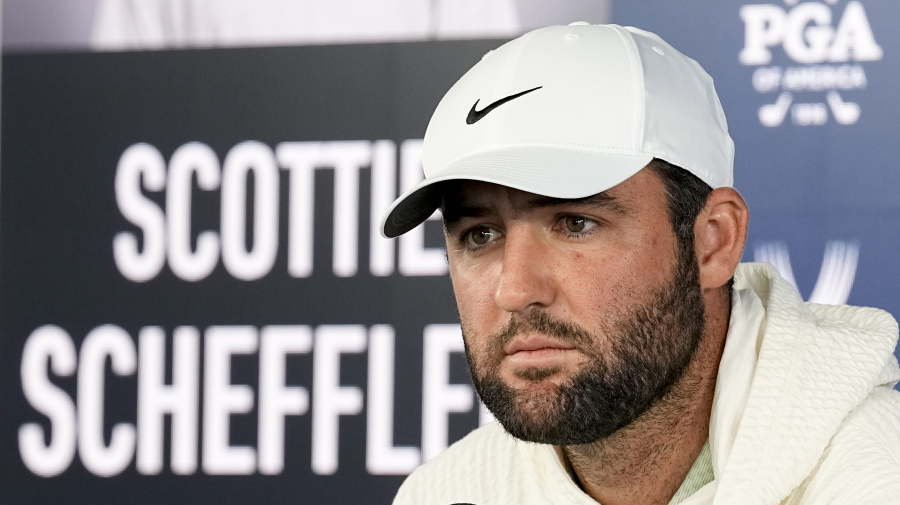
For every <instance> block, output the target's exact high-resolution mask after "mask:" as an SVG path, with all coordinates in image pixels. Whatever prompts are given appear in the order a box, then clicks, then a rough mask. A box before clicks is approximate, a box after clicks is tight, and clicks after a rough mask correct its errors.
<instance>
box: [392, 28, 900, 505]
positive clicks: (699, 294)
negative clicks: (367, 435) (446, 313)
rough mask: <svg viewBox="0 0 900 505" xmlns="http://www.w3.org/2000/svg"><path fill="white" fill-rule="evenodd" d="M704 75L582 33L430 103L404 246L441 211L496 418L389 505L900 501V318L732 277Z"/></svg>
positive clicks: (741, 238)
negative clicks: (808, 299)
mask: <svg viewBox="0 0 900 505" xmlns="http://www.w3.org/2000/svg"><path fill="white" fill-rule="evenodd" d="M733 154H734V148H733V143H732V141H731V138H730V137H729V135H728V132H727V126H726V123H725V116H724V113H723V111H722V108H721V105H720V104H719V100H718V98H717V96H716V93H715V90H714V88H713V84H712V80H711V79H710V77H709V76H708V75H707V74H706V73H705V72H704V71H703V70H702V69H701V68H700V66H699V65H698V64H697V63H696V62H694V61H693V60H691V59H689V58H687V57H685V56H684V55H682V54H681V53H679V52H678V51H677V50H675V49H674V48H672V47H671V46H670V45H668V44H666V43H665V42H664V41H663V40H661V39H660V38H659V37H657V36H655V35H653V34H651V33H648V32H644V31H641V30H637V29H634V28H622V27H619V26H613V25H609V26H603V25H600V26H590V25H587V24H585V23H576V24H574V25H571V26H568V27H565V26H559V27H550V28H545V29H541V30H537V31H534V32H531V33H528V34H526V35H524V36H522V37H521V38H519V39H516V40H514V41H512V42H510V43H508V44H506V45H504V46H502V47H500V48H499V49H497V50H496V51H493V52H492V53H489V54H488V55H486V56H485V58H484V59H483V60H482V61H481V62H480V63H478V64H477V65H475V67H474V68H472V70H470V71H469V72H468V73H467V74H466V75H465V76H463V77H462V79H460V81H459V82H458V83H456V85H454V86H453V88H452V89H451V90H450V91H449V92H448V93H447V95H446V96H445V97H444V99H443V100H442V101H441V103H440V105H439V106H438V108H437V110H436V111H435V113H434V116H433V117H432V120H431V122H430V124H429V126H428V131H427V133H426V135H425V144H424V152H423V165H424V168H425V172H426V178H425V180H424V181H423V182H422V183H421V184H419V185H418V186H417V187H415V188H413V190H411V191H410V192H408V193H407V194H405V195H403V196H402V197H401V198H400V199H398V200H397V202H395V203H394V206H393V207H392V208H391V209H390V211H389V212H388V215H387V216H386V218H385V222H384V226H383V232H384V233H385V235H387V236H396V235H399V234H402V233H404V232H406V231H407V230H409V229H411V228H412V227H414V226H416V225H418V224H419V223H421V222H422V221H423V220H425V219H426V218H427V217H428V216H429V215H430V214H431V213H432V212H433V211H434V210H435V209H436V208H438V207H440V209H441V210H442V212H443V215H444V223H445V231H446V242H447V256H448V260H449V263H450V273H451V278H452V281H453V288H454V291H455V294H456V299H457V303H458V307H459V314H460V320H461V324H462V329H463V336H464V340H465V344H466V353H467V357H468V360H469V364H470V368H471V372H472V377H473V380H474V383H475V386H476V388H477V390H478V392H479V394H480V395H481V397H482V399H483V401H484V403H485V404H486V405H487V406H488V408H489V409H490V410H491V411H492V412H493V413H494V415H495V416H496V418H497V420H498V421H499V425H498V424H489V425H487V426H484V427H482V428H480V429H478V430H476V431H475V432H473V433H471V434H470V435H468V436H467V437H466V438H464V439H463V440H461V441H460V442H458V443H456V444H454V445H453V446H452V447H451V448H449V449H448V450H447V451H446V452H444V453H443V454H442V455H441V456H440V457H438V458H436V459H435V460H433V461H431V462H429V463H427V464H425V465H423V466H422V467H421V468H419V469H418V470H416V471H415V472H414V473H413V474H412V475H411V476H410V477H409V479H408V480H407V481H406V482H405V483H404V485H403V487H402V488H401V489H400V491H399V493H398V495H397V498H396V501H395V503H399V504H407V503H409V504H447V505H449V504H451V503H472V504H478V505H488V504H498V505H500V504H503V505H506V504H524V503H574V504H591V503H597V502H599V503H602V504H604V505H623V504H666V503H684V504H688V503H690V504H700V503H716V504H729V505H733V504H744V503H746V504H777V503H785V504H807V503H873V504H875V503H878V504H884V503H900V394H898V393H897V392H896V391H894V390H893V389H892V388H893V385H894V384H895V383H896V382H897V380H898V379H900V370H898V366H897V360H896V359H895V358H894V356H893V350H894V348H895V345H896V342H897V323H896V321H894V319H893V318H892V317H891V316H890V315H888V314H887V313H885V312H882V311H879V310H876V309H868V308H856V307H831V306H817V305H812V304H806V303H803V301H802V300H801V299H800V298H799V297H798V295H797V293H796V291H795V290H794V289H793V288H792V287H791V286H790V285H789V284H788V283H787V282H785V281H784V280H782V279H781V278H780V277H779V276H778V274H777V273H776V272H775V271H774V270H773V269H772V268H770V267H768V266H766V265H762V264H757V265H740V266H739V265H738V262H739V260H740V257H741V253H742V250H743V247H744V242H745V239H746V234H747V223H748V211H747V206H746V204H745V203H744V201H743V199H742V198H741V196H740V195H739V194H738V193H737V192H736V191H735V190H734V189H732V188H731V185H732V181H733V178H732V165H733Z"/></svg>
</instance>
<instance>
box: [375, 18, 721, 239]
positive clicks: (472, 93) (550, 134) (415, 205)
mask: <svg viewBox="0 0 900 505" xmlns="http://www.w3.org/2000/svg"><path fill="white" fill-rule="evenodd" d="M653 158H661V159H663V160H665V161H667V162H669V163H671V164H673V165H677V166H679V167H681V168H684V169H685V170H687V171H689V172H691V173H692V174H694V175H695V176H697V177H698V178H700V179H701V180H702V181H704V182H705V183H707V184H708V185H710V186H711V187H712V188H719V187H728V186H731V185H732V184H733V175H732V171H733V165H734V142H732V140H731V137H730V136H729V135H728V126H727V124H726V121H725V113H724V112H723V111H722V105H721V104H720V103H719V98H718V96H717V95H716V91H715V88H714V87H713V81H712V78H711V77H710V76H709V75H708V74H707V73H706V72H705V71H704V70H703V68H701V67H700V65H699V64H698V63H697V62H696V61H694V60H692V59H690V58H688V57H687V56H685V55H683V54H681V53H680V52H678V51H677V50H676V49H675V48H673V47H672V46H670V45H669V44H667V43H666V42H665V41H663V40H662V39H661V38H660V37H659V36H657V35H655V34H653V33H650V32H647V31H643V30H639V29H637V28H632V27H622V26H618V25H590V24H588V23H573V24H571V25H569V26H552V27H548V28H541V29H539V30H535V31H532V32H529V33H526V34H525V35H522V36H521V37H519V38H517V39H515V40H512V41H510V42H508V43H506V44H504V45H502V46H500V47H499V48H497V49H496V50H494V51H491V52H489V53H488V54H486V55H485V56H484V58H482V59H481V61H480V62H478V63H477V64H476V65H475V66H474V67H472V69H471V70H469V71H468V72H467V73H466V74H465V75H464V76H463V77H462V78H461V79H460V80H459V81H457V83H456V84H454V85H453V87H452V88H450V91H448V92H447V94H446V95H444V98H443V99H442V100H441V102H440V104H438V106H437V109H436V110H435V111H434V115H433V116H432V117H431V121H430V122H429V123H428V129H427V130H426V132H425V140H424V143H423V151H422V166H423V168H424V170H425V179H424V180H423V181H422V182H421V183H419V184H418V185H416V186H415V187H414V188H412V189H411V190H409V191H407V192H406V193H405V194H404V195H403V196H401V197H400V198H398V199H397V200H396V201H395V202H394V203H393V204H392V205H391V207H390V209H389V210H388V212H387V214H386V215H385V217H384V220H383V222H382V233H383V234H384V236H386V237H396V236H398V235H402V234H403V233H406V232H407V231H409V230H411V229H412V228H414V227H416V226H417V225H419V224H420V223H422V222H423V221H424V220H425V219H427V218H428V217H429V216H430V215H431V214H432V213H433V212H434V211H435V210H436V209H437V208H438V207H439V206H440V204H441V191H440V185H439V184H437V183H439V182H442V181H449V180H459V179H467V180H476V181H485V182H490V183H494V184H500V185H503V186H508V187H511V188H515V189H519V190H522V191H527V192H529V193H536V194H539V195H543V196H549V197H554V198H583V197H586V196H590V195H593V194H596V193H600V192H602V191H605V190H607V189H609V188H611V187H613V186H615V185H617V184H619V183H620V182H622V181H624V180H626V179H628V178H629V177H631V176H632V175H634V174H635V173H637V172H638V171H639V170H641V169H642V168H644V167H645V166H646V165H647V164H648V163H649V162H650V161H651V160H652V159H653Z"/></svg>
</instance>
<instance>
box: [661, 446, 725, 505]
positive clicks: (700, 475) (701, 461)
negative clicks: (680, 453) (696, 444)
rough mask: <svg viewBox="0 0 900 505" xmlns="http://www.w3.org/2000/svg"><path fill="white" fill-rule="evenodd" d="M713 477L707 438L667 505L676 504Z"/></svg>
mask: <svg viewBox="0 0 900 505" xmlns="http://www.w3.org/2000/svg"><path fill="white" fill-rule="evenodd" d="M714 478H715V475H713V466H712V455H711V454H710V452H709V440H707V441H706V443H705V444H703V448H702V449H700V454H698V455H697V459H695V460H694V464H693V465H691V469H690V470H688V474H687V476H686V477H685V478H684V482H682V483H681V487H679V488H678V491H675V496H673V497H672V499H671V500H669V505H678V504H679V503H681V502H683V501H684V500H686V499H687V498H688V497H689V496H691V495H692V494H694V493H696V492H697V491H698V490H699V489H700V488H701V487H703V486H705V485H707V484H709V483H710V482H712V481H713V479H714Z"/></svg>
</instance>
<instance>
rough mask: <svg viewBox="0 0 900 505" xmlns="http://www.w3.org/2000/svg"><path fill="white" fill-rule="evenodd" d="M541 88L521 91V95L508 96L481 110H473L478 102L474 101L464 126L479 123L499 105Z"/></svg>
mask: <svg viewBox="0 0 900 505" xmlns="http://www.w3.org/2000/svg"><path fill="white" fill-rule="evenodd" d="M541 88H543V86H538V87H536V88H531V89H527V90H525V91H522V92H521V93H516V94H515V95H509V96H508V97H506V98H501V99H499V100H497V101H496V102H494V103H492V104H490V105H488V106H487V107H485V108H483V109H481V110H475V107H478V102H479V101H480V100H475V104H474V105H472V108H471V109H470V110H469V115H468V116H466V124H475V123H477V122H478V121H480V120H481V118H483V117H484V116H487V115H488V113H489V112H491V111H492V110H494V109H496V108H497V107H500V106H501V105H503V104H505V103H506V102H508V101H510V100H515V99H516V98H519V97H520V96H522V95H524V94H526V93H531V92H532V91H535V90H538V89H541Z"/></svg>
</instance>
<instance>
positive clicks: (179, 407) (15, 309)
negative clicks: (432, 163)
mask: <svg viewBox="0 0 900 505" xmlns="http://www.w3.org/2000/svg"><path fill="white" fill-rule="evenodd" d="M612 14H613V20H614V21H615V22H617V23H620V24H628V25H635V26H640V27H642V28H646V29H648V30H651V31H655V32H657V33H659V34H660V35H661V36H663V38H665V39H666V40H667V41H669V42H670V43H671V44H672V45H674V46H675V47H677V48H679V49H681V50H682V51H683V52H684V53H686V54H688V55H690V56H692V57H694V58H695V59H697V60H698V61H699V62H700V63H701V64H702V65H703V66H704V67H705V68H706V69H707V70H708V71H709V73H710V74H711V75H712V76H713V77H714V79H715V81H716V87H717V89H718V92H719V94H720V97H721V99H722V103H723V107H724V109H725V112H726V114H727V116H728V120H729V126H730V131H731V133H732V136H733V138H734V140H735V144H736V152H737V154H736V166H735V172H736V173H735V179H736V187H737V188H738V189H739V190H740V191H741V193H742V194H743V195H744V196H745V198H746V199H747V201H748V204H749V205H750V208H751V224H750V226H751V231H750V237H749V242H748V247H747V250H746V251H745V253H744V259H745V261H753V260H757V261H768V262H771V263H773V264H774V265H775V266H776V267H777V268H778V269H779V270H780V271H781V272H782V274H784V275H785V276H786V277H788V278H789V279H791V280H793V281H794V283H795V284H796V285H797V286H798V289H799V292H800V293H801V294H802V296H803V297H804V298H805V299H809V300H812V301H816V302H820V303H850V304H855V305H868V306H875V307H879V308H883V309H886V310H888V311H890V312H891V313H893V314H895V315H896V314H900V293H898V289H897V286H898V285H900V273H898V269H897V268H896V266H895V264H894V257H895V251H897V250H900V229H898V224H897V223H898V222H900V198H898V197H897V194H898V192H900V171H898V170H896V169H894V167H893V166H892V163H891V161H892V160H893V159H895V158H898V156H897V155H898V154H900V145H898V143H897V142H895V141H893V139H892V138H891V136H892V135H893V134H892V131H893V126H894V125H896V124H897V123H898V120H900V104H898V102H897V101H896V100H895V99H893V97H892V94H891V90H892V87H891V84H890V83H891V82H897V81H898V80H900V75H898V74H900V62H898V61H897V60H898V58H900V33H897V31H896V30H893V29H892V27H891V26H890V22H891V20H893V19H897V18H898V15H900V7H898V6H897V5H896V4H895V3H890V2H888V1H886V0H884V1H875V0H866V1H844V0H830V1H823V2H806V3H798V2H797V1H796V0H794V1H785V2H782V3H774V4H765V5H763V4H759V5H757V4H750V3H746V2H740V1H734V0H729V1H722V0H716V1H713V0H707V1H703V2H695V3H693V4H691V6H690V8H685V7H684V6H683V5H681V4H675V3H672V2H667V1H664V0H647V1H643V2H614V3H613V10H612ZM501 43H502V41H499V40H475V41H439V42H410V43H385V44H366V45H334V46H306V47H270V48H252V49H250V48H245V49H206V50H178V51H146V52H120V53H83V52H79V53H52V54H51V53H30V54H6V55H4V56H3V61H2V69H3V72H2V124H0V127H2V145H0V164H2V171H0V307H2V310H0V332H2V336H3V338H2V339H0V377H2V378H3V379H4V380H3V386H2V388H0V404H2V405H3V406H4V408H3V409H2V411H0V447H3V448H4V449H5V454H6V456H7V457H5V458H4V459H3V461H2V463H0V466H2V472H3V475H4V478H3V479H2V480H0V496H2V497H3V498H2V501H3V502H4V503H12V504H19V503H40V504H43V503H60V502H66V503H85V504H86V503H120V502H128V503H135V504H141V503H147V504H150V503H154V504H155V503H172V504H188V503H191V504H193V503H221V504H227V503H269V502H271V503H276V502H277V503H283V502H300V503H389V502H390V500H391V499H392V497H393V495H394V493H395V492H396V489H397V488H398V486H399V485H400V483H401V482H402V480H403V479H404V477H405V475H407V474H408V473H409V472H411V471H412V470H413V469H414V468H415V467H416V466H418V465H419V464H421V463H422V462H423V461H426V460H428V459H430V458H433V457H434V456H435V455H437V454H439V453H440V452H441V451H442V450H443V449H444V448H446V447H447V446H448V445H449V444H450V443H452V442H453V441H455V440H458V439H459V438H461V437H462V436H464V435H465V434H466V433H468V432H469V431H471V430H472V429H474V428H475V427H477V426H478V425H479V424H481V423H484V422H488V421H490V420H491V417H490V415H489V414H488V413H486V412H485V411H484V410H483V409H482V408H481V407H480V403H479V402H478V399H477V398H476V396H475V394H474V391H473V389H472V386H471V384H470V381H469V378H468V372H467V369H466V364H465V358H464V354H463V346H462V339H461V335H460V330H459V325H458V316H457V313H456V309H455V302H454V298H453V292H452V289H451V286H450V281H449V278H448V277H447V263H446V259H445V256H444V252H443V238H442V232H441V225H440V221H439V219H438V216H434V219H432V220H429V221H427V222H426V223H425V225H424V226H423V227H420V228H419V229H418V230H416V231H414V232H411V233H409V234H407V235H404V236H403V237H401V238H399V239H397V240H387V239H384V238H382V237H381V236H380V235H379V234H378V231H377V230H378V224H379V221H380V219H381V216H382V213H383V211H384V210H385V209H386V208H387V207H388V206H389V205H390V203H391V202H392V201H393V199H394V198H395V197H396V196H397V195H399V194H400V192H401V191H402V190H403V189H404V188H408V187H410V186H412V185H414V184H415V183H416V182H417V181H418V180H420V179H421V177H422V175H421V137H422V135H423V134H424V131H425V127H426V125H427V122H428V119H429V117H430V114H431V112H432V110H433V109H434V107H435V106H436V105H437V103H438V101H439V100H440V97H441V96H442V95H443V93H444V92H445V91H446V90H447V89H449V87H450V86H451V85H452V83H453V82H454V81H455V80H456V79H457V78H458V77H459V76H461V75H462V74H463V73H464V72H465V71H466V70H467V69H468V68H469V67H471V66H472V65H473V64H474V63H475V62H477V61H478V59H479V58H481V56H482V55H483V54H484V53H486V52H487V51H488V50H489V49H492V48H494V47H496V46H498V45H499V44H501Z"/></svg>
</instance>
